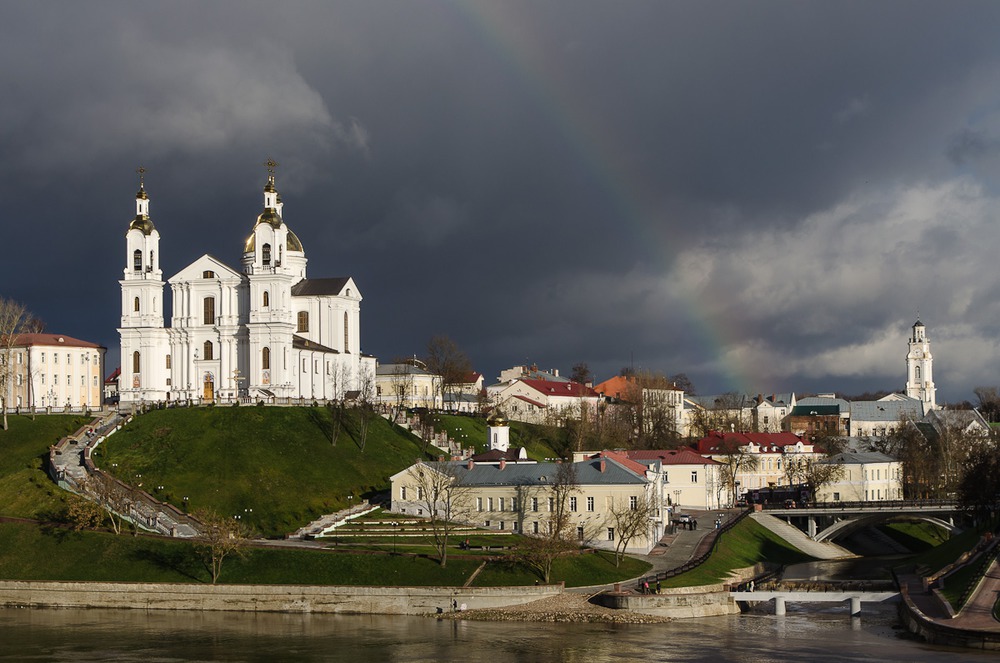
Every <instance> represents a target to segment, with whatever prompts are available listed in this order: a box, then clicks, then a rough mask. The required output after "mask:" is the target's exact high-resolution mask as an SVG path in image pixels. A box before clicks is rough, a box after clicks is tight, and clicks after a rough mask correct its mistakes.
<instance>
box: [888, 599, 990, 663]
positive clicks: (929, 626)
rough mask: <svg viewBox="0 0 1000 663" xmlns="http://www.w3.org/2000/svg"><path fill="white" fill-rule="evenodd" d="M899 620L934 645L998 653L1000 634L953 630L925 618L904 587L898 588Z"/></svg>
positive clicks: (953, 628)
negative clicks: (900, 599)
mask: <svg viewBox="0 0 1000 663" xmlns="http://www.w3.org/2000/svg"><path fill="white" fill-rule="evenodd" d="M900 596H901V597H902V599H903V600H902V601H900V602H899V618H900V621H902V622H903V624H904V625H905V626H906V628H907V630H909V631H910V632H911V633H914V634H916V635H919V636H920V637H922V638H923V639H924V640H925V641H927V642H929V643H931V644H934V645H944V646H948V647H967V648H970V649H986V650H992V651H1000V633H993V632H989V631H973V630H969V629H963V628H955V627H954V626H948V625H945V624H941V623H940V622H937V621H934V620H932V619H930V618H929V617H927V615H925V614H924V613H923V612H921V610H920V608H918V607H917V606H916V605H914V603H913V602H912V601H911V600H910V592H909V590H908V589H907V587H906V586H905V585H903V586H901V587H900Z"/></svg>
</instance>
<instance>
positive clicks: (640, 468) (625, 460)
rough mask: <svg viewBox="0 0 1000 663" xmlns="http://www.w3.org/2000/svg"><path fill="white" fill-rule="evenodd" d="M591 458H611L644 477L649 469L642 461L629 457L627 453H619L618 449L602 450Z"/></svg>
mask: <svg viewBox="0 0 1000 663" xmlns="http://www.w3.org/2000/svg"><path fill="white" fill-rule="evenodd" d="M591 458H610V459H611V460H613V461H615V462H616V463H618V464H619V465H621V466H623V467H625V468H626V469H629V470H631V471H633V472H635V473H636V474H638V475H639V476H643V477H644V476H646V471H647V470H648V469H649V468H647V467H646V466H645V465H643V464H642V463H637V462H635V461H634V460H631V459H629V457H628V456H626V455H625V454H623V453H618V452H617V451H601V452H600V453H596V454H594V455H593V456H591Z"/></svg>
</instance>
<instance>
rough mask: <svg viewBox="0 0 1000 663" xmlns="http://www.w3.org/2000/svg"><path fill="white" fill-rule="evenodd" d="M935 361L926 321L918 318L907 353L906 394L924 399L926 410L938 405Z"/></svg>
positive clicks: (914, 324)
mask: <svg viewBox="0 0 1000 663" xmlns="http://www.w3.org/2000/svg"><path fill="white" fill-rule="evenodd" d="M933 363H934V358H933V357H932V356H931V343H930V341H929V340H927V334H926V330H925V328H924V323H922V322H920V321H919V320H917V321H916V322H914V323H913V334H912V335H911V336H910V351H909V352H907V353H906V395H907V396H910V397H912V398H918V399H920V400H921V401H923V403H924V411H925V412H929V411H930V410H933V409H935V408H936V407H937V405H936V404H935V402H934V392H935V391H936V389H935V388H934V374H933V372H932V371H933Z"/></svg>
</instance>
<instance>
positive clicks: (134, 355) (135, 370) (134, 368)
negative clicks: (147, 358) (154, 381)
mask: <svg viewBox="0 0 1000 663" xmlns="http://www.w3.org/2000/svg"><path fill="white" fill-rule="evenodd" d="M132 372H133V373H138V372H139V351H138V350H136V351H135V352H133V353H132Z"/></svg>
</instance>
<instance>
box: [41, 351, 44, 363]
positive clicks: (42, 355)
mask: <svg viewBox="0 0 1000 663" xmlns="http://www.w3.org/2000/svg"><path fill="white" fill-rule="evenodd" d="M41 357H42V362H43V363H44V362H45V353H44V352H43V353H42V354H41Z"/></svg>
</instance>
